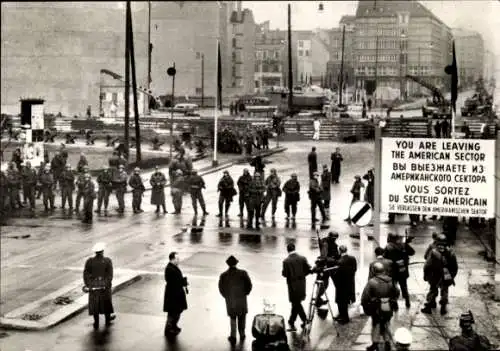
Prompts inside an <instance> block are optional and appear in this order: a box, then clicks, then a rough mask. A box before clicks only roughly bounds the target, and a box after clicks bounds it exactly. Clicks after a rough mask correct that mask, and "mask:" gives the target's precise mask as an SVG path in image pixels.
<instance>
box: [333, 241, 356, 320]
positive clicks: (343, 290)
mask: <svg viewBox="0 0 500 351" xmlns="http://www.w3.org/2000/svg"><path fill="white" fill-rule="evenodd" d="M339 253H340V258H339V259H338V260H337V267H338V268H337V269H336V270H335V272H334V273H333V282H334V284H335V291H336V293H335V302H336V303H337V306H338V310H339V315H338V317H337V321H338V322H339V323H341V324H346V323H349V313H348V311H347V309H348V306H349V305H350V304H351V303H354V302H355V301H356V287H355V284H356V283H355V276H356V270H357V262H356V259H355V258H354V256H351V255H348V254H347V247H345V246H344V245H341V246H340V247H339Z"/></svg>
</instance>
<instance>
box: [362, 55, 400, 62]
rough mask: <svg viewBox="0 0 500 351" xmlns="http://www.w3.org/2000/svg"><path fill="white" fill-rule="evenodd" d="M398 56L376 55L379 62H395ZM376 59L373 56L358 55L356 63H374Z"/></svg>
mask: <svg viewBox="0 0 500 351" xmlns="http://www.w3.org/2000/svg"><path fill="white" fill-rule="evenodd" d="M397 60H398V55H378V61H379V62H396V61H397ZM375 61H377V57H375V55H359V56H358V62H375Z"/></svg>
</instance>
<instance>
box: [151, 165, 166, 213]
mask: <svg viewBox="0 0 500 351" xmlns="http://www.w3.org/2000/svg"><path fill="white" fill-rule="evenodd" d="M149 183H150V184H151V205H156V211H155V213H160V206H161V207H162V208H163V213H167V208H166V205H165V185H166V184H167V177H166V176H165V174H163V173H162V172H160V168H159V167H158V166H156V167H155V172H154V173H153V174H152V175H151V178H150V179H149Z"/></svg>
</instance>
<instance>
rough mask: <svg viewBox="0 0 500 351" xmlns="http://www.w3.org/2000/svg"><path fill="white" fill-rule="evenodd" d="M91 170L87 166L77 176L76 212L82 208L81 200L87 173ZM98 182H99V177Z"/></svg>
mask: <svg viewBox="0 0 500 351" xmlns="http://www.w3.org/2000/svg"><path fill="white" fill-rule="evenodd" d="M88 172H89V168H88V167H87V166H85V167H84V168H83V172H81V173H80V174H78V177H77V178H76V202H75V212H76V213H78V212H79V210H80V202H81V201H82V199H83V184H84V183H85V174H87V173H88ZM97 179H98V182H99V178H97Z"/></svg>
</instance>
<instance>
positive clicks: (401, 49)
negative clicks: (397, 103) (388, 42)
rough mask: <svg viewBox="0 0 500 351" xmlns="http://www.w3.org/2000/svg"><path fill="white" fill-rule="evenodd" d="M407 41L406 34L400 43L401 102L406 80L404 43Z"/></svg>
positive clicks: (402, 35) (402, 36)
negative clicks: (404, 75) (404, 72)
mask: <svg viewBox="0 0 500 351" xmlns="http://www.w3.org/2000/svg"><path fill="white" fill-rule="evenodd" d="M405 39H406V35H405V34H401V37H400V41H399V49H400V50H399V95H400V98H401V100H403V99H404V93H403V90H404V79H403V64H404V62H405V56H404V42H405Z"/></svg>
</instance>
